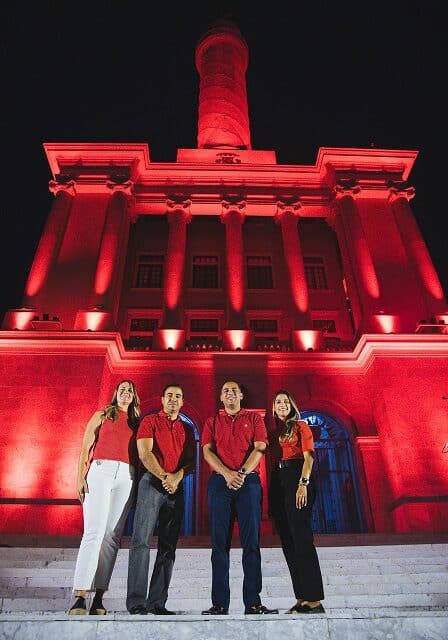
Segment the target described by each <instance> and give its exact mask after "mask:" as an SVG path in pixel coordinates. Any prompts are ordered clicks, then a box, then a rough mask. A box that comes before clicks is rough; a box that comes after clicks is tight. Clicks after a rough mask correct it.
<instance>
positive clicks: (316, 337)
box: [291, 329, 323, 351]
mask: <svg viewBox="0 0 448 640" xmlns="http://www.w3.org/2000/svg"><path fill="white" fill-rule="evenodd" d="M322 342H323V338H322V331H320V330H319V329H293V330H292V331H291V344H292V348H293V350H294V351H319V350H320V349H321V348H322Z"/></svg>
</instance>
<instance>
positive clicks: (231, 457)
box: [201, 409, 268, 469]
mask: <svg viewBox="0 0 448 640" xmlns="http://www.w3.org/2000/svg"><path fill="white" fill-rule="evenodd" d="M212 442H213V443H214V445H215V450H216V454H217V455H218V457H219V458H220V460H221V461H222V462H223V463H224V464H225V465H226V467H229V469H239V468H240V467H241V466H242V465H243V464H244V463H245V461H246V460H247V458H248V456H249V453H250V452H251V451H252V450H253V447H254V442H266V444H267V442H268V438H267V431H266V425H265V423H264V420H263V418H262V417H261V416H260V414H259V413H257V412H255V411H246V410H245V409H241V410H240V411H239V412H238V413H236V414H235V415H234V416H230V415H229V414H228V413H223V414H218V415H216V416H214V417H211V418H207V420H206V421H205V424H204V428H203V430H202V437H201V444H202V446H204V445H206V444H211V443H212Z"/></svg>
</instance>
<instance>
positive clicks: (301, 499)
mask: <svg viewBox="0 0 448 640" xmlns="http://www.w3.org/2000/svg"><path fill="white" fill-rule="evenodd" d="M307 501H308V490H307V487H306V486H305V485H304V484H299V485H298V487H297V491H296V508H297V509H301V508H302V507H306V503H307Z"/></svg>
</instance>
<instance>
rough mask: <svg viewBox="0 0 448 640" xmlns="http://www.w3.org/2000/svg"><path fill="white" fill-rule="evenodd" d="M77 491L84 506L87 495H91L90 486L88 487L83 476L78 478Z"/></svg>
mask: <svg viewBox="0 0 448 640" xmlns="http://www.w3.org/2000/svg"><path fill="white" fill-rule="evenodd" d="M76 490H77V493H78V499H79V501H80V503H81V504H82V503H83V502H84V498H85V496H86V493H89V486H88V484H87V480H86V479H85V478H84V476H82V477H81V478H78V482H77V487H76Z"/></svg>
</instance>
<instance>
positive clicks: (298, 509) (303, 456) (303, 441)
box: [270, 389, 325, 613]
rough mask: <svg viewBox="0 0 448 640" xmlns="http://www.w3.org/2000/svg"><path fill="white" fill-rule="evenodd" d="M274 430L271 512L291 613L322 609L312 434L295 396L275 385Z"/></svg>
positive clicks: (321, 610)
mask: <svg viewBox="0 0 448 640" xmlns="http://www.w3.org/2000/svg"><path fill="white" fill-rule="evenodd" d="M272 414H273V417H274V422H275V427H276V428H275V431H274V432H273V433H272V434H271V440H272V446H271V447H270V448H271V451H273V452H274V455H275V452H277V455H276V457H275V460H274V468H273V470H272V476H271V485H270V513H271V515H272V517H273V519H274V522H275V524H276V526H277V529H278V532H279V535H280V539H281V543H282V549H283V553H284V556H285V559H286V562H287V565H288V568H289V573H290V575H291V580H292V585H293V589H294V595H295V597H296V600H297V602H296V604H295V605H293V606H292V607H291V609H289V613H325V610H324V608H323V606H322V604H321V600H323V598H324V590H323V584H322V574H321V571H320V565H319V558H318V556H317V551H316V547H315V546H314V536H313V530H312V527H311V515H312V508H313V504H314V501H315V499H316V486H315V483H314V479H313V476H312V474H311V471H312V468H313V462H314V440H313V434H312V431H311V429H310V427H309V426H308V424H307V423H306V422H305V421H304V420H302V419H301V416H300V412H299V409H298V408H297V403H296V401H295V400H294V398H293V396H292V395H291V394H290V393H289V392H288V391H284V390H283V389H281V390H279V391H277V392H276V393H275V395H274V400H273V403H272Z"/></svg>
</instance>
